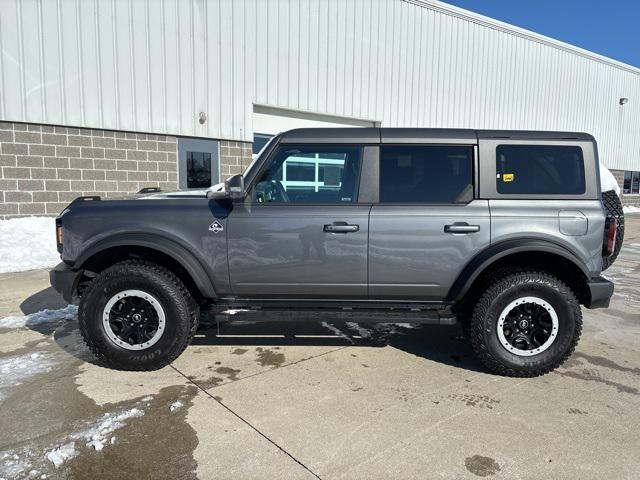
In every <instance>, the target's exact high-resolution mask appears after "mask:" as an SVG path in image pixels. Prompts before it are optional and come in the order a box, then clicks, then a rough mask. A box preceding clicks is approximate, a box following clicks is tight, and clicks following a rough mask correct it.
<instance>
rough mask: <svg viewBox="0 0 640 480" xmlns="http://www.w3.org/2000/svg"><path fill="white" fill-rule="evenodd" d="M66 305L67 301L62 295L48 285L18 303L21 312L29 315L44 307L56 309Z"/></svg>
mask: <svg viewBox="0 0 640 480" xmlns="http://www.w3.org/2000/svg"><path fill="white" fill-rule="evenodd" d="M66 306H67V302H65V301H64V299H63V298H62V296H61V295H60V294H59V293H58V292H56V291H55V290H54V289H53V287H48V288H45V289H44V290H40V291H39V292H38V293H34V294H33V295H31V296H30V297H27V298H26V299H25V300H23V301H22V303H20V310H21V311H22V313H23V314H25V315H29V314H31V313H36V312H39V311H41V310H45V309H50V310H56V309H59V308H64V307H66Z"/></svg>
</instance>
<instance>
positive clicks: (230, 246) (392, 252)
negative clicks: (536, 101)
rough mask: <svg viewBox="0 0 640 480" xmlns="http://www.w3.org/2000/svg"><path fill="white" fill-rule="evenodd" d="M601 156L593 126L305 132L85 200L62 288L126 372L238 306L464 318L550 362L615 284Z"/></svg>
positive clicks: (168, 353) (564, 353) (267, 311)
mask: <svg viewBox="0 0 640 480" xmlns="http://www.w3.org/2000/svg"><path fill="white" fill-rule="evenodd" d="M598 165H599V162H598V152H597V148H596V142H595V140H594V138H593V137H592V136H590V135H587V134H583V133H562V132H530V131H480V130H478V131H476V130H441V129H404V128H399V129H387V128H362V129H356V128H338V129H298V130H292V131H289V132H285V133H282V134H280V135H278V136H276V137H274V138H273V139H272V140H271V141H270V142H269V143H268V144H267V145H266V146H265V147H264V148H263V150H262V152H261V153H260V154H259V156H258V158H257V159H256V160H255V161H254V162H253V163H252V164H251V166H249V168H248V169H247V170H246V172H245V173H244V174H243V175H236V176H234V177H231V178H230V179H229V180H227V182H226V183H225V185H224V186H223V187H218V188H215V187H212V188H211V189H209V190H208V191H202V192H200V194H197V193H196V194H195V195H194V194H193V192H176V193H172V194H162V193H160V194H155V195H150V196H140V197H139V198H134V199H127V200H105V199H100V198H99V197H81V198H79V199H77V200H75V201H74V202H72V203H71V204H70V205H69V206H68V207H67V208H66V209H65V210H64V211H63V212H62V214H61V215H60V216H59V217H58V218H57V220H56V228H57V231H56V238H57V243H58V249H59V251H60V252H61V258H62V263H60V264H59V265H58V266H57V267H56V268H55V269H54V270H53V271H52V272H51V284H52V285H53V286H54V288H55V289H56V290H58V291H59V292H61V293H62V295H63V296H64V298H65V299H67V300H68V301H70V302H79V305H80V307H79V323H80V330H81V333H82V335H83V337H84V339H85V341H86V342H87V344H88V346H89V347H90V348H91V350H92V351H93V352H94V353H95V354H96V355H97V356H98V357H99V358H101V359H102V360H103V361H104V362H105V363H106V364H107V365H110V366H112V367H114V368H119V369H127V370H153V369H157V368H160V367H163V366H165V365H167V364H168V363H170V362H171V361H173V360H174V359H175V358H177V357H178V356H179V355H180V354H181V353H182V352H183V351H184V349H185V348H186V347H187V345H188V344H189V342H190V341H191V339H192V337H193V335H194V333H195V331H196V328H197V326H198V321H199V318H200V312H205V313H216V312H222V311H225V310H227V309H243V310H246V311H247V313H248V314H249V315H252V314H253V316H255V317H256V319H269V318H271V319H273V318H285V317H286V316H292V315H293V316H297V317H300V318H309V319H314V318H315V319H318V318H322V319H327V320H330V319H332V318H333V319H347V318H348V319H349V320H350V321H357V322H376V321H378V322H394V321H403V322H422V323H439V324H452V323H456V322H459V323H461V325H462V327H463V330H464V332H465V334H466V336H467V338H468V340H469V342H470V344H471V346H472V348H473V350H474V351H475V353H476V354H477V356H478V358H479V359H480V361H481V362H482V363H483V364H484V365H485V366H486V367H487V368H489V369H490V370H492V371H494V372H496V373H499V374H502V375H510V376H534V375H540V374H544V373H546V372H549V371H551V370H552V369H554V368H556V367H557V366H558V365H560V364H561V363H562V362H564V361H565V360H566V359H567V358H568V357H569V355H571V353H572V352H573V350H574V348H575V346H576V343H577V341H578V338H579V337H580V333H581V329H582V314H581V310H580V308H581V307H580V305H584V306H585V307H587V308H604V307H607V306H608V305H609V299H610V297H611V296H612V294H613V284H612V283H611V282H609V281H608V280H606V279H604V278H603V277H601V276H600V273H601V270H602V268H603V263H604V262H606V263H607V265H608V264H610V263H611V258H612V255H614V254H615V253H616V250H617V249H616V245H617V244H619V242H618V241H617V238H616V235H617V233H618V232H619V230H620V229H619V223H620V220H621V218H620V216H619V215H618V216H616V215H609V214H607V209H606V207H605V205H604V204H603V200H602V197H601V188H600V181H599V177H600V173H599V168H598ZM151 190H153V189H151ZM618 249H619V248H618Z"/></svg>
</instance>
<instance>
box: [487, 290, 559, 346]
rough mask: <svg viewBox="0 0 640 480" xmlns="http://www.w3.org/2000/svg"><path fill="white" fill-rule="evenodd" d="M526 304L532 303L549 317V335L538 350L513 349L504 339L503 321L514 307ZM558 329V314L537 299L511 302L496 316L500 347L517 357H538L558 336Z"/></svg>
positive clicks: (546, 303)
mask: <svg viewBox="0 0 640 480" xmlns="http://www.w3.org/2000/svg"><path fill="white" fill-rule="evenodd" d="M527 303H533V304H536V305H539V306H541V307H542V308H544V309H545V310H546V311H547V313H548V314H549V316H550V317H551V333H550V334H549V338H547V340H546V341H545V342H544V343H543V344H542V345H540V346H539V347H538V348H534V349H531V350H522V349H520V348H516V347H514V346H513V345H512V344H511V343H509V341H508V340H507V338H506V337H505V335H504V321H505V319H506V318H507V315H508V314H509V313H510V312H511V310H513V309H514V308H515V307H517V306H519V305H523V304H527ZM558 327H559V322H558V314H557V313H556V311H555V309H554V308H553V307H552V306H551V305H550V304H549V302H547V301H545V300H543V299H541V298H539V297H520V298H517V299H516V300H514V301H512V302H511V303H509V305H507V306H506V307H505V308H504V309H503V310H502V312H501V313H500V315H499V316H498V323H497V324H496V330H497V333H498V339H499V340H500V345H502V347H503V348H504V349H505V350H507V351H508V352H510V353H513V354H514V355H518V356H519V357H532V356H534V355H538V354H540V353H542V352H544V351H545V350H547V349H548V348H549V347H550V346H551V345H552V344H553V342H554V341H555V339H556V337H557V336H558Z"/></svg>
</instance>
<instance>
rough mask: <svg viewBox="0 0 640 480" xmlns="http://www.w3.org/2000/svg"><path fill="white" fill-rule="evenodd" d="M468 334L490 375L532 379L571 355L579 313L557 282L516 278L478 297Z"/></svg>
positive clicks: (533, 275) (527, 275) (524, 274)
mask: <svg viewBox="0 0 640 480" xmlns="http://www.w3.org/2000/svg"><path fill="white" fill-rule="evenodd" d="M466 330H467V336H468V337H469V341H470V342H471V345H472V347H473V349H474V351H475V353H476V355H477V356H478V358H479V359H480V361H481V362H482V363H483V364H484V365H485V366H486V367H487V368H488V369H489V370H491V371H493V372H495V373H498V374H500V375H506V376H510V377H534V376H537V375H543V374H545V373H547V372H550V371H551V370H553V369H555V368H557V367H558V366H559V365H561V364H562V363H564V361H565V360H566V359H567V358H568V357H569V356H570V355H571V353H572V352H573V350H574V349H575V346H576V344H577V343H578V339H579V338H580V333H581V331H582V312H581V311H580V304H579V303H578V300H577V299H576V297H575V295H574V293H573V292H572V291H571V289H570V288H569V287H568V286H567V285H565V284H564V283H563V282H562V281H560V280H558V279H557V278H556V277H554V276H552V275H549V274H548V273H544V272H535V271H521V272H514V273H511V274H508V275H506V276H505V277H503V278H501V279H497V280H496V281H495V282H494V283H493V284H492V285H491V286H489V287H488V288H487V289H486V291H485V292H484V293H483V294H482V295H481V297H480V299H479V300H478V302H477V304H476V306H475V308H474V310H473V315H472V317H471V320H470V322H469V325H468V327H467V329H466Z"/></svg>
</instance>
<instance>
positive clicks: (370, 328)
mask: <svg viewBox="0 0 640 480" xmlns="http://www.w3.org/2000/svg"><path fill="white" fill-rule="evenodd" d="M66 305H67V304H66V302H65V301H64V300H63V299H62V297H61V296H60V295H59V294H58V293H57V292H56V291H55V290H53V288H51V287H49V288H46V289H44V290H41V291H39V292H37V293H35V294H33V295H31V296H30V297H28V298H26V299H25V300H24V301H23V302H22V303H21V304H20V309H21V310H22V312H23V313H24V314H25V315H29V314H31V313H35V312H38V311H41V310H43V309H51V310H53V309H59V308H63V307H65V306H66ZM217 318H218V319H222V321H218V322H216V321H215V320H214V319H213V318H211V317H206V316H203V318H202V319H201V322H200V328H199V329H198V332H197V334H196V336H195V337H194V339H193V341H192V345H194V346H200V347H203V346H243V345H250V346H256V347H258V346H261V347H270V346H284V347H286V346H295V347H304V346H309V347H313V346H325V347H326V346H336V347H346V348H349V347H369V348H384V347H392V348H397V349H399V350H402V351H404V352H406V353H409V354H412V355H415V356H417V357H422V358H424V359H426V360H429V361H434V362H438V363H442V364H445V365H451V366H455V367H459V368H463V369H466V370H471V371H476V372H477V371H485V370H484V369H483V367H482V366H481V364H480V363H479V362H478V361H477V360H476V359H475V357H474V355H473V352H472V350H471V348H470V346H469V344H468V343H467V342H466V340H465V339H464V338H463V336H462V331H461V328H460V327H459V326H458V325H448V326H437V325H421V324H408V323H388V324H386V323H372V324H367V323H354V322H344V321H332V320H331V319H330V318H327V321H325V322H322V321H317V316H316V317H315V318H314V319H304V318H303V317H301V318H300V320H295V321H277V320H269V321H265V322H260V321H255V320H243V314H242V313H239V314H237V315H234V316H233V317H232V318H231V317H230V316H227V315H223V316H219V317H217ZM254 318H255V317H254ZM27 328H30V329H32V330H34V331H37V332H39V333H41V334H44V335H53V337H54V340H55V341H56V343H57V344H58V345H59V346H60V348H61V349H62V350H64V351H65V352H67V353H68V354H70V355H72V356H74V357H76V358H78V359H80V360H82V361H85V362H90V363H92V364H95V365H100V364H101V363H100V362H99V361H98V360H97V359H96V358H94V357H93V355H92V354H91V353H90V352H89V351H88V349H86V348H84V344H83V343H82V339H81V337H80V335H79V332H78V323H77V319H73V320H70V321H67V322H65V323H64V324H60V323H56V322H53V323H36V324H33V325H31V324H27Z"/></svg>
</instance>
